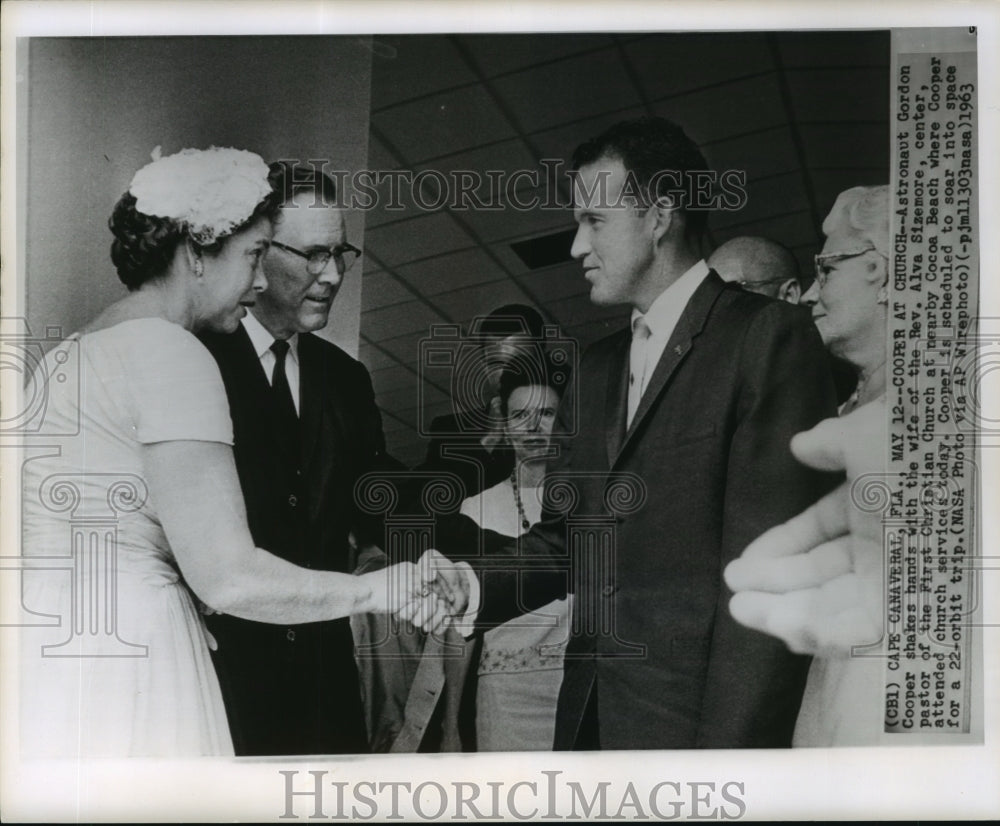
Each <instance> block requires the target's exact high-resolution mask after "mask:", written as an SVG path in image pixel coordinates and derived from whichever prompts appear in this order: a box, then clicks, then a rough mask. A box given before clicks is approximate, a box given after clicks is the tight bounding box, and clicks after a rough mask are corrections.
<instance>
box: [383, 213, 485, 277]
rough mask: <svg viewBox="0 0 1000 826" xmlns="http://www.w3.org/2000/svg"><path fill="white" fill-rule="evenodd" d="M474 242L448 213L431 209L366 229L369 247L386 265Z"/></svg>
mask: <svg viewBox="0 0 1000 826" xmlns="http://www.w3.org/2000/svg"><path fill="white" fill-rule="evenodd" d="M473 243H474V242H473V240H472V238H470V237H469V235H468V233H466V232H465V231H464V230H463V229H462V228H461V227H460V226H459V225H458V224H457V223H455V221H454V219H453V218H452V217H451V216H450V215H448V213H446V212H431V213H427V214H424V215H421V216H420V217H417V218H409V219H405V220H402V221H396V222H395V223H392V224H383V225H382V226H379V227H374V228H372V229H370V230H366V231H365V250H366V251H368V252H369V253H370V254H371V257H372V258H373V259H374V258H375V257H377V259H378V261H379V262H381V264H382V268H384V267H392V266H395V265H396V264H401V263H403V262H406V261H414V260H417V259H420V258H430V257H432V256H435V255H440V254H441V253H442V252H448V251H450V250H458V249H463V248H465V247H471V246H472V245H473ZM373 265H374V260H373Z"/></svg>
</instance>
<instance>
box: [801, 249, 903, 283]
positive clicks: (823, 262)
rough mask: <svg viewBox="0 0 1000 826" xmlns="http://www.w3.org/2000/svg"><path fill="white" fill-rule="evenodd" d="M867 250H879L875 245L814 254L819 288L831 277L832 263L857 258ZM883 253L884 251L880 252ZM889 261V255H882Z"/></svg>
mask: <svg viewBox="0 0 1000 826" xmlns="http://www.w3.org/2000/svg"><path fill="white" fill-rule="evenodd" d="M866 252H878V250H877V249H875V247H865V248H864V249H862V250H856V251H854V252H821V253H820V254H819V255H814V256H813V266H814V267H815V270H816V283H817V284H819V288H820V289H823V287H825V286H826V282H827V280H829V278H830V265H831V264H837V263H839V262H841V261H846V260H848V259H849V258H857V257H858V256H859V255H864V254H865V253H866ZM878 254H879V255H882V253H880V252H879V253H878ZM882 257H883V258H885V259H886V260H887V261H888V260H889V259H888V257H887V256H885V255H882Z"/></svg>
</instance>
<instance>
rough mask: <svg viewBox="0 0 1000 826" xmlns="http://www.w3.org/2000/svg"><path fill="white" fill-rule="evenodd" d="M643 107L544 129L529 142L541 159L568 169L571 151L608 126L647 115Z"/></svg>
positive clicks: (614, 111) (618, 110)
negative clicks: (560, 161) (562, 163)
mask: <svg viewBox="0 0 1000 826" xmlns="http://www.w3.org/2000/svg"><path fill="white" fill-rule="evenodd" d="M648 114H649V112H647V111H646V109H645V107H642V106H635V107H632V108H624V109H622V108H619V107H615V108H614V110H613V111H610V112H602V113H601V114H600V115H597V116H594V117H588V118H583V119H582V120H576V121H573V122H572V123H568V124H563V125H562V126H558V127H556V128H555V129H544V130H542V131H540V132H534V133H532V134H531V135H529V140H530V141H531V142H532V144H533V145H534V146H536V147H537V148H538V150H539V152H540V153H541V157H543V158H554V159H558V160H562V161H564V162H565V164H566V168H567V169H569V163H570V160H571V159H572V156H573V150H574V149H576V147H577V146H579V145H580V144H581V143H583V142H584V141H585V140H587V139H588V138H592V137H594V136H596V135H600V134H601V132H603V131H604V130H605V129H607V128H608V127H609V126H613V125H614V124H616V123H618V122H619V121H622V120H631V119H632V118H639V117H642V116H643V115H648Z"/></svg>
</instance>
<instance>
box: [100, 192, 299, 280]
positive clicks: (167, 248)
mask: <svg viewBox="0 0 1000 826" xmlns="http://www.w3.org/2000/svg"><path fill="white" fill-rule="evenodd" d="M135 203H136V201H135V196H134V195H132V194H131V193H130V192H126V193H125V194H124V195H122V197H121V198H119V199H118V203H117V204H115V208H114V210H113V211H112V213H111V217H110V218H109V219H108V228H109V229H110V230H111V234H112V235H114V237H115V239H114V241H112V242H111V261H112V262H113V263H114V265H115V269H116V270H117V271H118V278H119V279H120V280H121V282H122V284H124V285H125V286H126V287H128V288H129V290H137V289H139V287H141V286H142V285H143V284H145V283H146V282H147V281H151V280H152V279H154V278H158V277H160V276H161V275H163V274H164V273H165V272H166V270H167V267H168V266H169V265H170V262H171V261H172V260H173V257H174V252H175V251H176V250H177V245H178V244H180V243H181V242H182V241H183V240H184V238H185V237H186V235H187V233H186V231H185V228H184V225H183V224H182V223H180V222H178V221H175V220H174V219H172V218H160V217H158V216H155V215H146V214H145V213H142V212H139V211H138V210H137V209H136V208H135ZM278 209H279V202H278V195H277V194H276V193H275V192H273V191H272V192H271V193H270V194H269V195H267V196H266V197H265V198H264V200H262V201H261V202H260V203H259V204H257V206H256V207H255V208H254V211H253V213H252V214H251V215H250V217H249V218H247V219H246V221H244V222H243V223H242V224H240V225H239V226H238V227H237V228H236V229H235V230H234V231H233V232H239V231H240V230H241V229H243V228H244V227H247V226H249V225H250V224H252V223H253V222H254V221H256V220H257V219H258V218H267V219H268V220H270V221H274V219H275V217H276V216H277V214H278ZM226 237H229V236H226ZM225 240H226V238H221V239H219V240H217V241H215V242H213V243H212V244H198V247H199V248H200V249H202V250H204V251H205V252H207V253H215V252H218V251H219V250H220V249H222V245H223V244H224V243H225Z"/></svg>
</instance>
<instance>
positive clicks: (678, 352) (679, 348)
mask: <svg viewBox="0 0 1000 826" xmlns="http://www.w3.org/2000/svg"><path fill="white" fill-rule="evenodd" d="M674 352H675V353H677V355H680V354H681V353H683V352H684V348H683V347H681V346H680V345H679V344H678V345H676V346H675V347H674Z"/></svg>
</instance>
